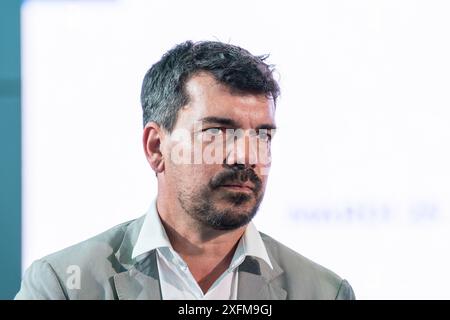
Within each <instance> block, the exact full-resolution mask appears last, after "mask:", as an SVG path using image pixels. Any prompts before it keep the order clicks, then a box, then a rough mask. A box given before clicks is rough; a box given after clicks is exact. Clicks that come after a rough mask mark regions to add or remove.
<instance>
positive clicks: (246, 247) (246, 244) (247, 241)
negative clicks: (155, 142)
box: [131, 199, 273, 269]
mask: <svg viewBox="0 0 450 320" xmlns="http://www.w3.org/2000/svg"><path fill="white" fill-rule="evenodd" d="M164 247H167V248H169V249H171V250H173V248H172V245H171V244H170V240H169V237H168V236H167V233H166V230H165V229H164V227H163V225H162V223H161V219H160V217H159V214H158V210H157V207H156V199H155V200H154V201H152V204H151V205H150V208H149V209H148V211H147V213H146V216H145V219H144V222H143V224H142V228H141V231H140V232H139V236H138V239H137V241H136V244H135V246H134V248H133V253H132V256H131V257H132V259H135V258H137V257H139V256H140V255H143V254H144V253H147V252H150V251H151V250H154V249H158V248H164ZM246 256H253V257H256V258H260V259H262V260H263V261H264V262H266V263H267V264H268V265H269V266H270V268H272V269H273V267H272V263H271V262H270V258H269V255H268V253H267V249H266V246H265V245H264V242H263V240H262V239H261V235H260V234H259V232H258V230H257V229H256V227H255V225H254V224H253V222H250V223H249V224H248V226H247V228H246V229H245V232H244V235H243V236H242V237H241V239H240V240H239V244H238V246H237V248H236V252H235V254H234V256H233V259H232V262H231V265H230V267H233V266H234V265H235V264H238V263H240V262H242V260H243V259H244V258H245V257H246Z"/></svg>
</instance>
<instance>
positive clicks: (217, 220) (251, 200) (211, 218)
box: [177, 167, 264, 230]
mask: <svg viewBox="0 0 450 320" xmlns="http://www.w3.org/2000/svg"><path fill="white" fill-rule="evenodd" d="M236 181H239V182H241V183H244V182H246V181H251V182H252V183H253V185H254V188H253V190H252V193H246V192H231V191H227V190H224V189H223V188H221V186H223V185H224V184H227V183H229V182H236ZM263 195H264V193H263V192H262V182H261V180H260V179H259V177H258V176H257V175H256V174H255V172H254V171H253V169H251V168H247V169H237V170H236V169H235V168H234V167H233V168H232V169H231V170H230V169H228V170H226V171H223V172H221V173H219V174H218V175H217V176H215V177H213V179H211V181H210V182H209V184H207V185H206V186H203V187H202V188H201V189H200V190H199V191H196V192H191V193H188V192H185V191H179V192H178V195H177V197H178V201H179V203H180V205H181V207H182V208H183V210H184V211H185V212H186V213H187V214H189V215H190V216H191V217H192V218H194V219H195V220H197V221H198V222H200V223H201V224H203V225H205V226H208V227H211V228H212V229H214V230H235V229H237V228H240V227H242V226H244V225H247V224H248V223H249V222H250V221H251V220H252V219H253V217H254V216H255V215H256V213H257V211H258V208H259V205H260V204H261V201H262V199H263ZM218 202H220V203H225V207H222V208H221V206H223V205H219V203H218Z"/></svg>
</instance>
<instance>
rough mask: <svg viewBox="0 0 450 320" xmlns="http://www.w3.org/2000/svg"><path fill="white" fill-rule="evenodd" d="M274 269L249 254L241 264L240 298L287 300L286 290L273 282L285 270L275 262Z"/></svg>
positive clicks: (238, 295)
mask: <svg viewBox="0 0 450 320" xmlns="http://www.w3.org/2000/svg"><path fill="white" fill-rule="evenodd" d="M272 265H273V267H274V269H273V270H272V269H271V268H270V267H269V266H268V265H267V264H266V263H265V262H259V261H258V260H257V259H255V258H253V257H249V256H247V257H246V258H245V260H244V262H243V263H242V264H241V265H240V266H239V270H238V272H239V274H238V293H237V298H238V300H285V299H286V296H287V293H286V290H284V289H283V288H281V287H280V286H279V285H277V284H275V283H273V282H272V280H273V279H275V278H276V277H278V276H279V275H280V274H281V273H283V270H281V268H280V267H279V266H278V264H276V263H273V262H272Z"/></svg>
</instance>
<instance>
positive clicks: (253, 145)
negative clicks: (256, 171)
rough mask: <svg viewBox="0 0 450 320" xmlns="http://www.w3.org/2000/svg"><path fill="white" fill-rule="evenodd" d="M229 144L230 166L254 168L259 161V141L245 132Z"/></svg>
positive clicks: (227, 160)
mask: <svg viewBox="0 0 450 320" xmlns="http://www.w3.org/2000/svg"><path fill="white" fill-rule="evenodd" d="M232 140H233V141H231V142H230V143H228V144H227V158H226V163H227V164H228V165H234V164H238V165H246V166H251V167H252V168H254V167H255V166H256V164H257V161H258V158H257V157H258V146H257V139H255V137H254V136H251V135H250V134H248V132H245V131H243V133H242V132H241V134H239V135H237V136H236V137H235V138H234V139H232Z"/></svg>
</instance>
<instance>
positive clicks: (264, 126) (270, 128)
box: [255, 123, 277, 130]
mask: <svg viewBox="0 0 450 320" xmlns="http://www.w3.org/2000/svg"><path fill="white" fill-rule="evenodd" d="M255 129H256V130H259V129H267V130H272V129H273V130H276V129H277V126H276V125H274V124H270V123H267V124H261V125H259V126H257V127H256V128H255Z"/></svg>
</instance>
